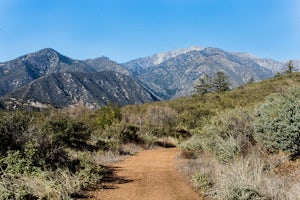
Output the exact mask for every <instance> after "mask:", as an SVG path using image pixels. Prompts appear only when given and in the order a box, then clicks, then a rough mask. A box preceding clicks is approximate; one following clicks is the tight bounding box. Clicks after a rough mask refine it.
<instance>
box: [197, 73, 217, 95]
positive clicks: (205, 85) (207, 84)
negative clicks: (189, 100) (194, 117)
mask: <svg viewBox="0 0 300 200" xmlns="http://www.w3.org/2000/svg"><path fill="white" fill-rule="evenodd" d="M195 89H196V92H197V93H198V94H206V93H209V92H212V91H213V88H212V78H211V77H210V76H209V75H208V74H204V76H203V77H200V78H199V79H198V82H197V83H196V84H195Z"/></svg>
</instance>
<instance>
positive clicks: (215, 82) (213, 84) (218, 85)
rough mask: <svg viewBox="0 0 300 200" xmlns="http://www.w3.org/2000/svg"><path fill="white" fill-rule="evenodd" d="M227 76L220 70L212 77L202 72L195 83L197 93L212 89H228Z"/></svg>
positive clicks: (207, 91)
mask: <svg viewBox="0 0 300 200" xmlns="http://www.w3.org/2000/svg"><path fill="white" fill-rule="evenodd" d="M230 85H231V83H230V81H229V77H228V76H227V75H226V74H225V73H224V72H222V71H218V72H217V73H216V74H215V75H214V76H213V77H211V76H209V75H207V74H204V76H203V77H200V78H199V79H198V82H197V83H196V84H195V89H196V92H197V93H198V94H206V93H210V92H213V91H216V92H225V91H228V90H230Z"/></svg>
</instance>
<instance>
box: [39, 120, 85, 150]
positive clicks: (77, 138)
mask: <svg viewBox="0 0 300 200" xmlns="http://www.w3.org/2000/svg"><path fill="white" fill-rule="evenodd" d="M44 132H46V133H49V134H50V135H51V139H52V144H54V145H58V146H60V145H62V146H68V147H72V148H83V147H86V140H87V139H89V137H90V135H91V130H90V128H89V127H88V126H86V125H85V124H84V123H83V122H81V121H78V120H76V119H72V118H70V117H69V116H67V115H62V114H60V115H57V116H54V117H52V118H51V119H49V121H47V122H46V124H45V126H44Z"/></svg>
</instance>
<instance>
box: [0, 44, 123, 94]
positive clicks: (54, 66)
mask: <svg viewBox="0 0 300 200" xmlns="http://www.w3.org/2000/svg"><path fill="white" fill-rule="evenodd" d="M108 69H109V70H114V71H119V72H122V73H124V74H128V72H127V71H126V70H125V69H124V68H122V67H121V66H120V65H118V64H117V63H115V62H113V61H110V60H109V59H108V58H105V57H100V58H97V59H89V60H86V61H81V60H74V59H71V58H69V57H66V56H64V55H62V54H60V53H58V52H56V51H55V50H53V49H50V48H46V49H43V50H40V51H37V52H34V53H31V54H27V55H24V56H21V57H19V58H16V59H14V60H12V61H8V62H4V63H0V80H1V81H0V96H3V95H5V94H6V93H9V92H12V91H14V90H16V89H18V88H19V87H21V86H24V85H26V84H28V83H30V82H31V81H33V80H35V79H38V78H40V77H42V76H45V75H49V74H52V73H57V72H84V73H93V72H99V71H105V70H108Z"/></svg>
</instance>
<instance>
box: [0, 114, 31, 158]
mask: <svg viewBox="0 0 300 200" xmlns="http://www.w3.org/2000/svg"><path fill="white" fill-rule="evenodd" d="M30 119H31V116H30V115H29V114H25V113H22V112H19V111H17V112H0V141H1V145H0V155H1V154H2V155H4V154H5V152H6V151H7V150H18V149H20V148H21V146H22V145H23V144H24V143H25V142H26V141H25V139H24V137H23V135H24V133H25V132H26V131H27V129H28V128H29V123H30Z"/></svg>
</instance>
